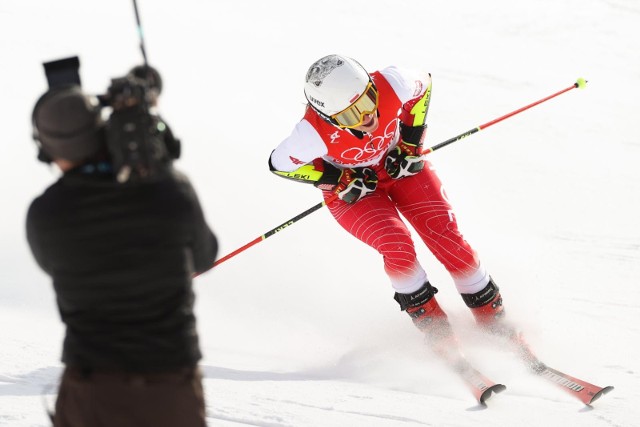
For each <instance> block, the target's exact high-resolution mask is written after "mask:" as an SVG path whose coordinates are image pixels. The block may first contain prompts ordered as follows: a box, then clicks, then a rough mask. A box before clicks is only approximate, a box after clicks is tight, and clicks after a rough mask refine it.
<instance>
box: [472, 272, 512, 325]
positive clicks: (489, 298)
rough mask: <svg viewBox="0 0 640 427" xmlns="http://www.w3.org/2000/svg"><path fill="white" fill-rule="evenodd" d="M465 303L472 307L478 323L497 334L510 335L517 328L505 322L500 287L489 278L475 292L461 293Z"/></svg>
mask: <svg viewBox="0 0 640 427" xmlns="http://www.w3.org/2000/svg"><path fill="white" fill-rule="evenodd" d="M461 296H462V299H463V300H464V303H465V304H466V305H467V307H469V308H470V309H471V313H472V314H473V317H475V319H476V323H477V324H478V325H480V326H481V327H482V328H484V329H486V330H488V331H490V332H491V333H493V334H496V335H503V336H507V337H508V336H510V335H511V334H512V333H515V330H514V329H513V328H512V327H511V326H509V325H508V324H506V323H505V321H504V319H503V317H504V307H503V306H502V296H501V295H500V289H499V288H498V286H497V285H496V284H495V283H494V281H493V279H491V278H489V283H487V286H485V287H484V289H482V290H481V291H479V292H477V293H475V294H461Z"/></svg>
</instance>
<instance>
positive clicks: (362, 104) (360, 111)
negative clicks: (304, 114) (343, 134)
mask: <svg viewBox="0 0 640 427" xmlns="http://www.w3.org/2000/svg"><path fill="white" fill-rule="evenodd" d="M377 109H378V90H377V89H376V87H375V86H374V85H373V82H372V81H369V84H367V87H366V89H365V90H364V93H363V94H362V95H360V97H359V98H358V99H356V101H355V102H354V103H353V104H351V105H350V106H349V107H347V108H345V109H344V110H342V111H340V112H339V113H336V114H333V115H331V116H330V117H331V118H332V119H333V120H335V121H336V123H338V125H340V126H342V127H345V128H354V127H358V126H360V125H361V124H362V122H363V121H364V116H366V115H367V114H372V113H373V112H374V111H376V110H377Z"/></svg>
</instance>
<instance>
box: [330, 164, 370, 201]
mask: <svg viewBox="0 0 640 427" xmlns="http://www.w3.org/2000/svg"><path fill="white" fill-rule="evenodd" d="M377 186H378V175H377V174H376V172H375V171H374V170H373V169H371V168H353V169H344V170H343V171H342V177H341V178H340V182H339V183H338V185H337V186H336V189H334V190H333V192H334V193H337V194H338V197H339V198H340V199H342V200H343V201H344V202H347V203H355V202H357V201H358V200H360V199H362V198H363V197H365V196H366V195H367V194H370V193H373V192H374V191H376V187H377Z"/></svg>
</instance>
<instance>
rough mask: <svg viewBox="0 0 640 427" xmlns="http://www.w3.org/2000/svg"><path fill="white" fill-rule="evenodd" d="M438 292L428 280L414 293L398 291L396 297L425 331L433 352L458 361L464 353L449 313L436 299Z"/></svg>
mask: <svg viewBox="0 0 640 427" xmlns="http://www.w3.org/2000/svg"><path fill="white" fill-rule="evenodd" d="M437 292H438V289H437V288H435V287H433V286H431V284H430V283H429V282H426V283H425V284H424V285H423V286H422V287H421V288H420V289H418V290H417V291H415V292H414V293H411V294H400V293H396V294H395V296H394V299H395V300H396V301H397V302H398V304H400V309H401V310H403V311H406V312H407V314H408V315H409V316H410V317H411V320H412V321H413V324H414V325H415V326H416V327H417V328H418V329H419V330H420V331H421V332H423V333H424V335H425V343H426V344H427V345H428V346H429V347H430V348H431V349H432V350H433V352H434V353H436V354H437V355H438V356H440V357H442V358H444V359H446V360H448V361H456V360H459V359H460V358H461V357H462V353H461V351H460V349H459V344H458V340H457V338H456V336H455V335H454V333H453V329H452V328H451V324H450V323H449V319H448V317H447V314H446V313H445V312H444V311H443V310H442V308H441V307H440V305H439V304H438V301H436V299H435V294H436V293H437Z"/></svg>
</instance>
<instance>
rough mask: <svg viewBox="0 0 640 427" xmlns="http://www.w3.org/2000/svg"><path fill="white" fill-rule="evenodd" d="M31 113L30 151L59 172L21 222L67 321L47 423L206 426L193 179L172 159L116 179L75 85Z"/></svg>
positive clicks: (211, 248)
mask: <svg viewBox="0 0 640 427" xmlns="http://www.w3.org/2000/svg"><path fill="white" fill-rule="evenodd" d="M32 119H33V125H34V134H35V138H36V142H37V145H38V147H39V151H40V154H39V156H38V158H39V159H40V160H42V161H44V162H46V163H53V164H55V165H56V166H57V167H58V168H59V169H60V170H61V171H62V176H61V177H60V179H59V180H58V181H57V182H55V183H53V184H52V185H51V186H50V187H49V188H48V189H46V191H45V192H44V193H43V194H42V195H40V196H38V197H37V198H36V199H35V200H34V201H33V202H32V203H31V206H30V207H29V211H28V214H27V220H26V231H27V239H28V242H29V245H30V248H31V251H32V253H33V256H34V258H35V260H36V261H37V263H38V265H39V266H40V267H41V268H42V269H43V270H44V271H45V272H46V273H47V274H48V275H50V276H51V278H52V280H53V284H54V287H55V292H56V301H57V304H58V309H59V312H60V316H61V319H62V321H63V322H64V324H65V326H66V334H65V339H64V345H63V352H62V361H63V363H64V364H65V369H64V371H63V373H62V378H61V382H60V387H59V391H58V397H57V400H56V408H55V414H52V420H53V423H54V426H55V427H71V426H97V425H113V426H116V425H117V426H120V427H129V426H130V427H133V426H137V427H140V426H181V427H183V426H191V427H196V426H197V427H202V426H204V425H205V424H206V422H205V403H204V394H203V388H202V374H201V371H200V369H199V368H198V361H199V360H200V359H201V356H202V355H201V352H200V348H199V343H198V335H197V331H196V319H195V316H194V311H193V307H194V294H193V288H192V280H191V277H192V276H193V275H194V274H195V273H200V272H203V271H206V270H207V269H209V268H210V266H211V263H212V260H214V259H215V256H216V253H217V247H218V245H217V240H216V237H215V235H214V234H213V232H212V231H211V230H210V228H209V227H208V225H207V224H206V221H205V219H204V216H203V212H202V210H201V206H200V203H199V201H198V197H197V195H196V193H195V191H194V189H193V187H192V185H191V184H190V182H189V180H188V179H187V177H185V176H184V175H182V174H180V173H179V172H177V171H176V170H175V169H173V168H172V167H170V162H171V160H170V159H159V160H162V161H163V162H168V163H169V168H168V170H167V171H166V172H167V173H166V174H163V175H162V176H160V177H158V179H155V180H153V181H150V182H141V183H131V184H130V183H127V184H120V183H118V182H117V181H116V179H115V176H114V172H113V168H112V160H111V158H110V156H109V152H108V150H107V148H106V142H105V139H106V138H105V123H104V122H103V121H102V119H101V112H100V109H99V108H98V107H96V103H95V102H92V97H89V96H87V95H86V94H85V93H83V92H82V89H81V88H80V86H77V85H75V86H62V87H56V88H52V89H50V90H49V91H47V92H46V93H45V94H44V95H43V96H42V97H41V98H40V99H39V100H38V102H37V103H36V105H35V108H34V111H33V116H32ZM127 141H128V140H127ZM174 142H175V141H174Z"/></svg>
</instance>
